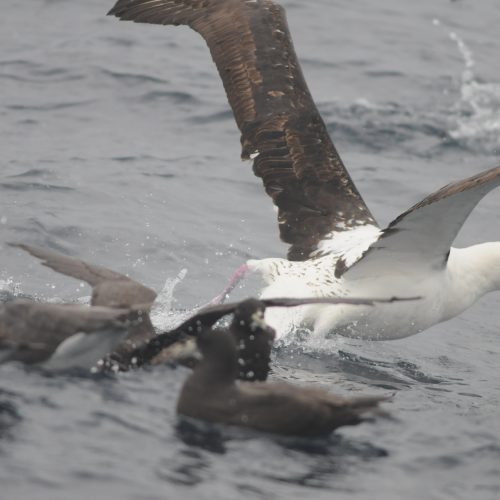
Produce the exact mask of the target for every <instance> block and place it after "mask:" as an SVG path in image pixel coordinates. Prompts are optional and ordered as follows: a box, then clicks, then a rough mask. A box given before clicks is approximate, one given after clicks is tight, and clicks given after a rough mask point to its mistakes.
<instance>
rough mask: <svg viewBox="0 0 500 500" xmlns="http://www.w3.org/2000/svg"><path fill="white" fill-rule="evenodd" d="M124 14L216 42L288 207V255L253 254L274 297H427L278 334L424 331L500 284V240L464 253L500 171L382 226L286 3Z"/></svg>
mask: <svg viewBox="0 0 500 500" xmlns="http://www.w3.org/2000/svg"><path fill="white" fill-rule="evenodd" d="M110 14H112V15H115V16H117V17H119V18H120V19H122V20H132V21H136V22H144V23H152V24H171V25H180V24H184V25H188V26H190V27H191V28H192V29H194V30H195V31H197V32H198V33H200V34H201V36H202V37H203V38H204V39H205V41H206V42H207V44H208V47H209V49H210V52H211V54H212V58H213V59H214V62H215V64H216V66H217V69H218V71H219V75H220V77H221V79H222V81H223V84H224V88H225V90H226V93H227V96H228V100H229V104H230V105H231V108H232V110H233V113H234V117H235V120H236V123H237V125H238V128H239V129H240V131H241V143H242V148H243V150H242V158H243V159H252V160H253V170H254V173H255V175H257V176H258V177H260V178H261V179H262V181H263V184H264V188H265V191H266V193H267V194H268V195H269V196H270V197H271V198H272V200H273V202H274V204H275V205H276V206H277V208H278V223H279V229H280V236H281V239H282V240H283V241H284V242H286V243H289V244H290V249H289V251H288V259H263V260H260V261H255V260H254V261H249V262H248V263H247V264H245V265H244V266H243V267H242V268H241V269H240V270H238V271H237V273H236V275H235V276H234V279H232V280H231V282H230V284H229V286H228V287H227V288H226V289H225V291H224V292H223V294H221V297H224V296H225V295H226V294H227V293H228V292H229V291H230V290H231V289H232V288H233V287H234V286H235V284H236V282H237V281H238V280H239V279H241V277H242V276H243V275H244V274H245V272H246V271H247V270H249V269H250V270H257V271H260V272H261V273H262V275H263V277H264V279H265V281H266V284H267V286H266V288H264V290H263V292H262V297H271V296H283V295H285V296H289V297H299V296H300V297H306V296H311V297H318V296H344V297H355V296H383V297H387V296H391V295H394V296H402V297H405V296H420V297H422V298H423V299H422V300H421V301H416V302H405V303H403V302H401V303H396V304H379V305H377V306H376V307H373V308H370V309H367V308H362V307H359V308H354V307H351V306H339V307H336V308H325V307H323V306H319V305H316V306H305V307H303V308H301V309H300V310H301V312H300V313H297V312H295V313H294V318H292V319H293V321H292V320H291V318H290V316H289V313H288V312H281V311H275V312H272V313H270V312H268V313H266V320H267V321H269V322H270V324H271V325H272V326H273V327H275V328H276V330H277V332H278V335H282V334H284V333H286V332H287V331H288V330H289V329H290V322H292V323H296V322H299V323H305V324H306V325H308V326H310V327H312V328H313V329H314V332H315V333H316V334H318V335H323V334H325V333H326V332H337V333H341V334H344V335H355V336H361V337H364V338H371V339H394V338H400V337H405V336H407V335H412V334H414V333H417V332H419V331H422V330H424V329H426V328H428V327H429V326H431V325H433V324H435V323H438V322H440V321H444V320H446V319H448V318H450V317H452V316H454V315H456V314H459V313H460V312H461V311H463V310H464V309H466V308H467V307H469V306H470V305H471V304H472V303H473V302H474V301H475V300H476V299H477V298H478V297H480V296H481V295H483V294H485V293H487V292H488V291H490V290H492V289H498V281H499V280H498V279H497V278H496V272H497V271H496V269H498V268H499V266H498V263H499V262H498V260H499V259H500V257H497V254H498V253H497V248H498V250H499V251H500V247H499V245H498V244H491V245H486V246H481V245H478V246H474V247H471V248H469V249H463V250H457V249H452V248H451V245H452V243H453V240H454V239H455V237H456V235H457V233H458V231H459V229H460V228H461V226H462V225H463V224H464V222H465V220H466V218H467V217H468V215H469V214H470V212H471V211H472V209H473V208H474V206H475V205H476V204H477V203H478V202H479V200H480V199H481V198H482V197H483V196H484V195H485V194H487V193H488V192H489V191H490V190H491V189H493V188H495V187H496V186H498V184H499V183H500V167H497V168H494V169H492V170H488V171H486V172H483V173H481V174H479V175H475V176H473V177H470V178H468V179H465V180H463V181H459V182H457V183H454V184H451V185H449V186H447V187H445V188H443V189H441V190H439V191H437V192H436V193H434V194H432V195H430V196H428V197H427V198H425V199H424V200H423V201H422V202H420V203H419V204H417V205H415V206H414V207H413V208H411V209H410V210H408V211H407V212H405V213H403V214H402V215H400V216H399V217H397V218H396V219H395V220H394V221H393V222H392V223H391V224H389V226H388V227H387V228H386V229H381V228H380V227H379V226H378V224H377V223H376V221H375V219H374V217H373V216H372V214H371V213H370V210H369V209H368V207H367V206H366V204H365V203H364V201H363V198H362V197H361V195H360V194H359V192H358V190H357V189H356V186H355V185H354V183H353V182H352V180H351V178H350V176H349V174H348V172H347V170H346V168H345V167H344V164H343V162H342V160H341V158H340V156H339V154H338V153H337V150H336V149H335V146H334V145H333V143H332V141H331V139H330V137H329V135H328V132H327V129H326V126H325V124H324V122H323V120H322V118H321V116H320V114H319V112H318V110H317V108H316V106H315V104H314V102H313V99H312V97H311V95H310V93H309V90H308V88H307V84H306V82H305V79H304V76H303V74H302V71H301V69H300V66H299V63H298V60H297V56H296V54H295V51H294V48H293V44H292V40H291V36H290V32H289V29H288V25H287V22H286V18H285V12H284V10H283V8H282V7H280V6H279V5H277V4H276V3H275V2H274V1H272V0H251V1H248V0H247V1H245V0H205V1H204V2H198V1H197V0H118V1H117V2H116V4H115V6H114V7H113V9H112V10H111V11H110Z"/></svg>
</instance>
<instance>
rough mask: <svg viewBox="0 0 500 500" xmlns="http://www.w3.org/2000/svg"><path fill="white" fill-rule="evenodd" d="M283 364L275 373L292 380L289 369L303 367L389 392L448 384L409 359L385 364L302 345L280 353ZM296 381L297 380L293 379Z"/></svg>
mask: <svg viewBox="0 0 500 500" xmlns="http://www.w3.org/2000/svg"><path fill="white" fill-rule="evenodd" d="M276 361H277V363H278V364H279V367H278V369H277V370H275V373H276V374H277V375H278V376H280V377H281V376H282V377H283V378H285V379H288V378H289V377H288V376H287V369H288V368H292V369H293V368H296V367H297V366H300V369H301V370H304V371H306V372H309V373H315V374H319V375H322V374H324V375H325V376H326V377H327V378H331V375H332V374H342V375H344V376H347V377H348V378H349V380H351V381H356V382H359V383H362V384H366V385H369V386H372V387H380V388H382V389H388V390H403V389H407V388H409V387H411V386H412V385H413V384H414V383H422V384H432V385H434V384H445V383H446V380H445V379H442V378H439V377H435V376H433V375H428V374H426V373H424V372H423V371H422V370H421V369H420V368H419V367H418V365H416V364H415V363H413V362H410V361H406V360H401V359H399V360H394V361H383V360H376V359H370V358H368V357H364V356H360V355H358V354H355V353H352V352H348V351H344V350H338V351H335V352H318V351H305V350H304V349H303V348H301V347H300V346H296V347H295V348H293V349H290V346H288V347H287V349H286V350H284V349H277V350H276ZM292 378H293V377H292Z"/></svg>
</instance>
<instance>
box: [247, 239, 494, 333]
mask: <svg viewBox="0 0 500 500" xmlns="http://www.w3.org/2000/svg"><path fill="white" fill-rule="evenodd" d="M323 259H325V260H329V261H330V262H329V263H328V262H325V263H324V264H325V265H328V264H330V265H331V268H334V267H335V265H334V262H333V259H328V257H324V258H323ZM316 262H317V261H316ZM486 262H496V264H497V268H498V271H497V272H496V273H494V272H493V273H492V272H489V270H488V269H487V268H486V266H485V263H486ZM248 265H249V267H250V269H252V270H256V271H258V272H261V273H262V275H263V277H264V279H268V278H270V279H271V280H272V281H271V282H270V283H269V284H268V285H267V286H266V287H265V288H264V290H263V292H262V294H261V295H262V297H263V298H268V297H278V296H290V297H295V296H296V294H297V295H299V296H300V295H301V296H304V297H306V296H311V297H321V296H341V297H362V296H369V297H373V298H377V297H379V298H385V297H388V296H395V297H410V296H411V297H419V299H418V300H415V301H401V302H394V303H390V304H384V303H376V304H374V305H373V306H371V307H366V306H359V307H353V306H349V305H338V306H335V307H329V306H324V305H321V304H318V305H313V306H302V307H300V308H297V309H295V310H283V309H270V310H268V311H266V321H267V322H268V323H269V324H270V325H271V326H272V327H273V328H275V329H276V332H277V336H276V338H277V339H280V338H283V337H284V336H286V334H287V333H289V332H291V331H293V330H295V329H296V328H297V327H299V326H301V327H305V328H308V329H311V330H312V332H313V335H314V336H317V337H326V336H328V335H329V334H331V333H335V334H340V335H344V336H348V337H356V338H362V339H367V340H395V339H399V338H404V337H408V336H410V335H414V334H415V333H419V332H421V331H423V330H426V329H427V328H429V327H431V326H432V325H435V324H437V323H440V322H442V321H446V320H448V319H450V318H453V317H454V316H456V315H458V314H460V313H461V312H463V311H465V310H466V309H468V308H469V307H470V306H471V305H472V304H474V302H476V300H478V299H479V298H480V297H481V296H483V295H484V294H485V293H487V292H490V291H493V290H497V289H499V288H500V243H484V244H480V245H476V246H473V247H469V248H464V249H459V248H452V249H451V250H450V255H449V258H448V263H447V266H446V267H445V268H444V269H440V270H436V271H435V272H433V273H424V274H423V273H421V272H419V271H418V270H416V271H412V270H411V269H408V272H407V273H406V274H404V275H403V274H400V273H394V274H391V273H389V272H382V271H381V273H380V276H379V277H378V278H374V279H372V278H370V279H362V278H361V279H358V280H356V279H353V280H350V279H348V278H345V279H342V278H340V279H335V278H334V277H332V281H331V282H329V283H328V284H327V285H326V286H325V275H327V274H328V273H325V272H324V271H323V270H321V268H318V270H317V272H316V273H314V271H312V269H311V266H307V269H301V268H300V267H303V266H293V265H292V266H290V268H289V269H288V270H287V271H280V275H279V276H275V275H272V276H270V275H269V274H268V271H267V270H266V268H268V267H269V266H270V267H271V268H272V267H275V266H278V267H281V266H283V267H282V270H283V269H284V268H285V267H286V266H287V265H290V262H288V261H286V260H280V259H264V260H260V261H249V262H248ZM332 275H333V273H332Z"/></svg>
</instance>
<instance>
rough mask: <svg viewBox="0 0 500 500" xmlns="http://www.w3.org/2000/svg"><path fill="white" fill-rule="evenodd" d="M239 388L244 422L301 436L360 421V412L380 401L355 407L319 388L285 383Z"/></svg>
mask: <svg viewBox="0 0 500 500" xmlns="http://www.w3.org/2000/svg"><path fill="white" fill-rule="evenodd" d="M238 387H239V389H240V398H241V399H240V401H239V403H240V404H239V408H240V413H242V414H244V415H245V417H244V418H245V420H246V421H247V425H249V426H250V427H254V428H257V429H259V430H262V431H266V432H277V433H281V434H293V435H302V436H315V435H324V434H328V433H330V432H332V431H333V430H335V429H337V428H338V427H341V426H343V425H356V424H359V423H360V422H362V421H363V419H362V416H361V415H362V413H363V412H365V411H369V410H372V409H374V408H375V407H376V405H377V403H378V402H379V401H381V400H383V398H369V399H370V401H369V402H368V400H367V401H366V402H364V404H363V405H362V406H361V405H359V406H356V405H355V404H353V402H352V401H351V400H349V399H348V398H342V397H339V396H335V395H333V394H330V393H329V392H327V391H324V390H321V389H313V388H305V387H300V386H295V385H291V384H286V383H249V382H242V383H240V384H238ZM353 401H355V400H353ZM240 421H241V416H240Z"/></svg>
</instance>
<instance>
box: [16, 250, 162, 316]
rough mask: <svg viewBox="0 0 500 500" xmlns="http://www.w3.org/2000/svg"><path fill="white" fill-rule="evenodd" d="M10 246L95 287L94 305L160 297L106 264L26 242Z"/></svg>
mask: <svg viewBox="0 0 500 500" xmlns="http://www.w3.org/2000/svg"><path fill="white" fill-rule="evenodd" d="M10 245H11V246H13V247H16V248H21V249H22V250H25V251H26V252H28V253H29V254H31V255H33V256H34V257H37V258H39V259H40V260H41V261H42V264H43V265H44V266H46V267H49V268H50V269H53V270H54V271H56V272H58V273H61V274H65V275H66V276H71V277H73V278H76V279H79V280H83V281H85V282H87V283H88V284H89V285H90V286H92V288H93V290H92V305H99V306H109V307H128V306H132V305H134V304H151V303H153V302H154V300H155V298H156V292H155V291H154V290H152V289H151V288H148V287H146V286H144V285H142V284H141V283H139V282H137V281H135V280H133V279H131V278H129V277H128V276H125V275H124V274H120V273H117V272H115V271H111V270H110V269H106V268H105V267H100V266H96V265H94V264H89V263H87V262H85V261H83V260H80V259H76V258H74V257H68V256H67V255H62V254H60V253H57V252H54V251H52V250H48V249H45V248H39V247H35V246H32V245H26V244H24V243H10Z"/></svg>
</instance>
